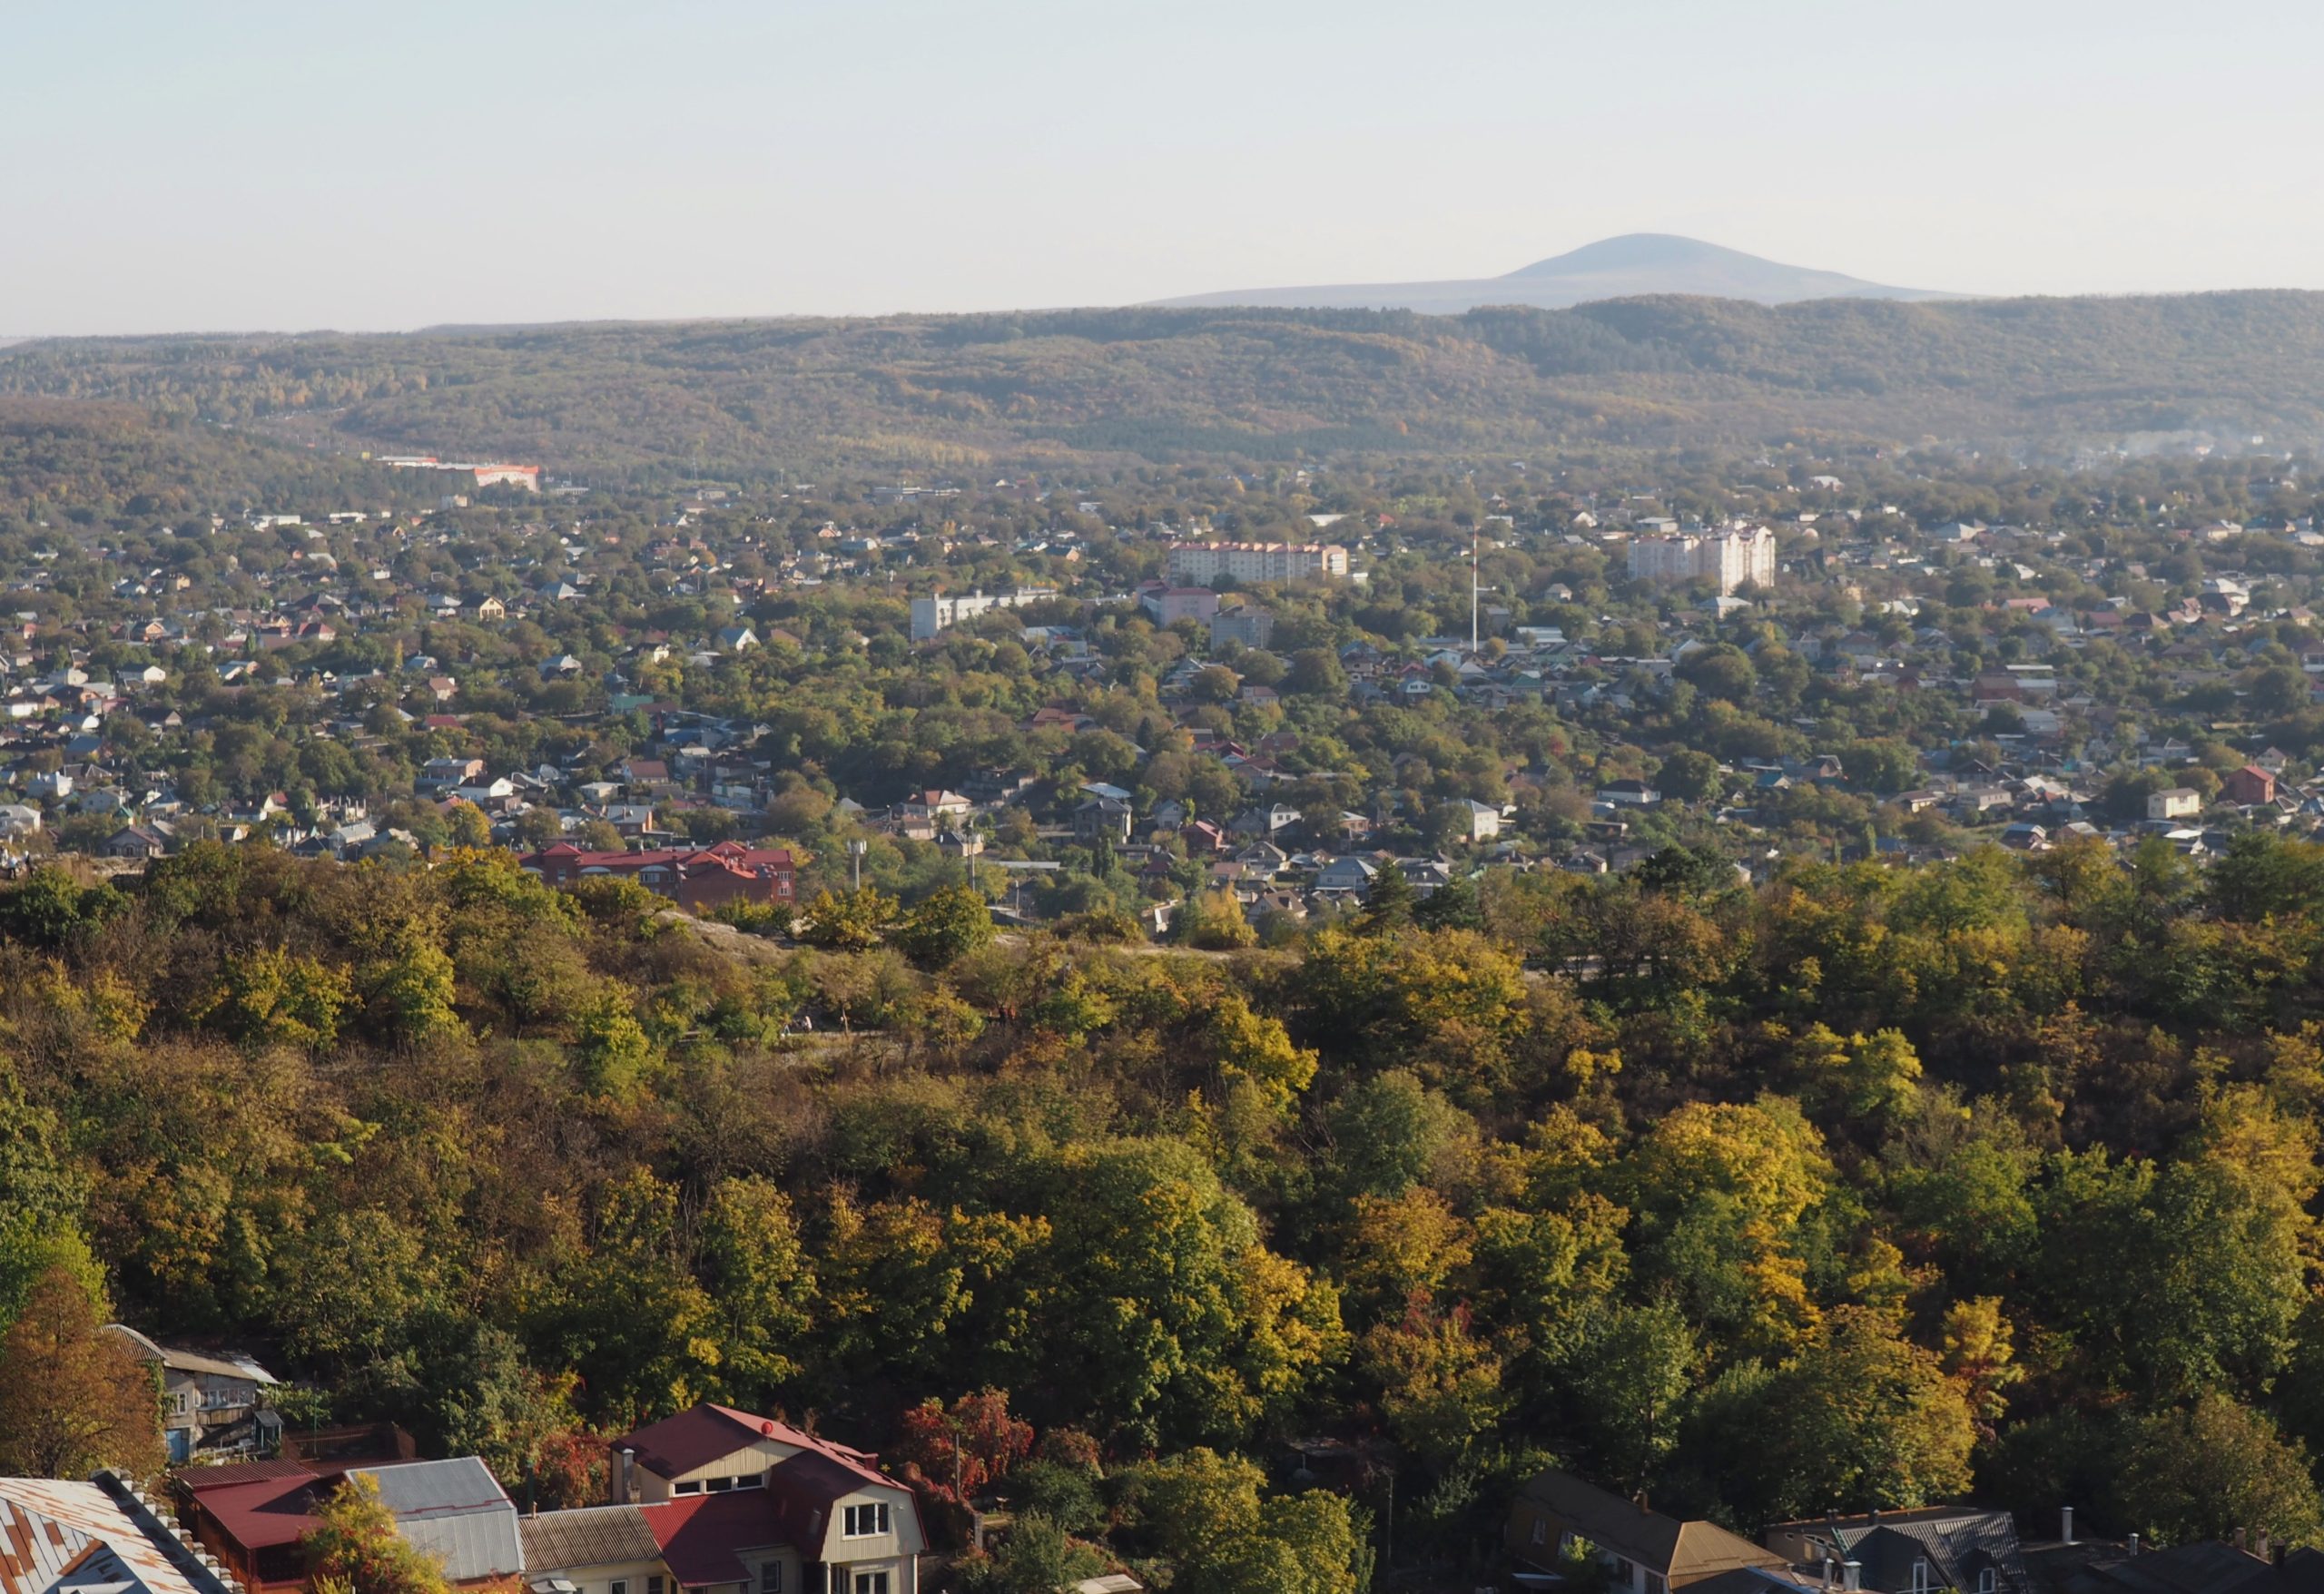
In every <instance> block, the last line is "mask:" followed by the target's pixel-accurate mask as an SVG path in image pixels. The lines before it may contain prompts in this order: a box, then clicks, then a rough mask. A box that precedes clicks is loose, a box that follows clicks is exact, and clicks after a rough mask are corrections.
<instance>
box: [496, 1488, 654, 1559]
mask: <svg viewBox="0 0 2324 1594" xmlns="http://www.w3.org/2000/svg"><path fill="white" fill-rule="evenodd" d="M517 1537H518V1538H519V1540H522V1542H523V1544H524V1547H525V1569H526V1571H527V1573H530V1574H534V1575H538V1574H540V1573H543V1572H560V1571H576V1570H578V1569H581V1568H583V1567H602V1566H617V1565H620V1564H622V1563H623V1562H625V1561H639V1560H660V1559H661V1556H662V1547H661V1545H660V1544H659V1543H658V1542H656V1541H655V1538H654V1530H653V1528H652V1527H651V1526H649V1525H648V1523H647V1521H646V1519H645V1511H644V1510H641V1509H640V1508H638V1507H636V1506H634V1505H600V1506H588V1507H585V1508H583V1509H582V1510H570V1511H547V1512H544V1513H543V1514H542V1515H540V1516H537V1517H520V1518H518V1519H517Z"/></svg>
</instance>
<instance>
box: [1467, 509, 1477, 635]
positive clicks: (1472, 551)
mask: <svg viewBox="0 0 2324 1594" xmlns="http://www.w3.org/2000/svg"><path fill="white" fill-rule="evenodd" d="M1476 654H1477V534H1476V533H1475V532H1473V531H1472V532H1471V533H1470V534H1469V656H1470V657H1471V658H1474V657H1475V656H1476Z"/></svg>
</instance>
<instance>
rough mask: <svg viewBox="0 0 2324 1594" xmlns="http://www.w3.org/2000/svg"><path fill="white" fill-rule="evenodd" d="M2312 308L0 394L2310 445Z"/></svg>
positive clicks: (508, 448) (775, 337)
mask: <svg viewBox="0 0 2324 1594" xmlns="http://www.w3.org/2000/svg"><path fill="white" fill-rule="evenodd" d="M2319 356H2324V295H2317V294H2311V293H2299V292H2290V291H2285V292H2272V291H2267V292H2239V293H2213V294H2197V295H2187V296H2182V297H2151V298H2126V299H2094V298H2085V299H2049V300H2043V299H2034V300H1968V301H1961V302H1943V303H1892V302H1883V301H1875V300H1814V301H1809V302H1807V303H1802V304H1793V305H1785V306H1779V307H1766V306H1759V305H1752V304H1746V303H1742V302H1739V301H1734V300H1709V299H1685V298H1651V299H1637V300H1610V301H1607V302H1603V303H1598V304H1590V305H1583V306H1581V307H1579V308H1577V309H1574V310H1532V309H1488V310H1472V311H1471V312H1469V313H1468V314H1466V315H1463V316H1459V317H1436V316H1423V315H1417V314H1413V313H1412V312H1409V311H1368V310H1161V309H1133V310H1062V311H1044V312H1025V313H1011V314H997V315H974V316H950V317H944V316H895V317H887V318H881V319H876V320H768V321H724V322H684V323H592V324H584V325H573V326H544V327H522V328H507V329H448V330H432V331H425V332H419V333H413V334H409V335H365V336H354V335H345V334H337V333H320V334H311V335H302V336H295V337H293V336H251V337H233V338H195V337H188V338H148V339H54V340H47V341H43V342H37V343H31V344H25V345H21V346H18V347H15V348H11V349H5V350H0V393H10V394H18V395H39V396H46V397H52V398H99V399H108V400H117V401H124V402H128V403H133V404H136V405H140V406H146V407H151V408H155V409H157V410H159V411H161V412H162V413H164V414H167V415H171V416H173V417H177V418H185V419H202V420H206V421H210V422H213V423H230V424H251V423H254V422H255V423H264V424H265V425H267V426H268V427H270V428H272V429H274V430H276V431H279V432H282V433H284V434H286V435H289V436H291V437H294V438H299V439H300V440H302V441H307V442H326V443H329V444H330V445H331V446H334V447H339V448H350V449H360V448H423V449H428V450H432V451H438V452H444V453H447V454H452V453H458V454H463V455H467V454H475V453H497V454H501V455H506V456H511V457H517V458H526V459H536V460H539V461H542V462H545V463H547V464H549V465H550V466H551V467H552V468H554V469H562V470H568V471H573V472H576V473H581V474H588V473H596V474H598V475H600V476H604V477H615V476H619V477H629V478H635V479H655V478H658V477H670V476H674V475H682V474H685V473H690V472H691V473H701V472H704V471H708V472H714V473H718V474H723V475H726V476H731V477H741V478H743V479H751V480H774V479H777V478H780V477H783V476H784V475H785V474H786V473H790V472H796V471H801V470H806V469H812V468H823V467H878V468H906V467H924V468H938V469H940V468H947V467H957V468H962V469H970V468H981V467H985V466H989V465H993V466H1000V465H1014V464H1021V463H1024V462H1027V461H1039V460H1049V461H1058V462H1061V461H1068V460H1070V459H1073V458H1077V457H1081V456H1087V455H1109V454H1111V455H1139V454H1143V455H1146V456H1148V457H1152V458H1178V457H1183V456H1186V455H1189V454H1208V455H1222V456H1227V457H1235V458H1252V459H1280V458H1307V457H1324V456H1332V455H1344V454H1363V453H1367V452H1368V453H1375V454H1393V455H1399V456H1404V457H1414V458H1422V457H1444V456H1447V455H1467V454H1471V453H1474V452H1477V451H1484V452H1486V453H1488V454H1492V453H1500V452H1503V451H1508V450H1518V451H1522V450H1526V449H1533V448H1551V447H1562V448H1586V447H1600V448H1669V447H1672V446H1702V445H1721V446H1751V445H1759V444H1767V443H1776V442H1782V441H1787V440H1794V439H1807V440H1821V441H1857V442H1861V441H1875V442H1896V443H1918V442H1921V441H1924V440H1935V441H1942V442H1947V443H1965V444H1971V445H1977V446H1986V447H2001V448H2008V449H2010V450H2011V451H2014V452H2030V453H2034V454H2042V453H2051V454H2061V453H2071V452H2072V451H2073V450H2074V449H2076V448H2091V447H2095V448H2111V447H2114V446H2117V445H2120V444H2122V443H2124V442H2125V441H2130V442H2133V443H2135V442H2137V441H2138V440H2139V439H2141V438H2145V437H2148V436H2151V435H2155V434H2160V435H2162V436H2164V437H2168V438H2173V439H2175V440H2178V441H2181V442H2184V441H2187V440H2200V439H2203V438H2216V439H2217V440H2219V441H2221V442H2222V443H2225V442H2232V443H2234V444H2235V445H2237V446H2239V447H2240V446H2243V445H2246V444H2248V443H2249V441H2250V437H2251V436H2254V435H2257V436H2264V437H2267V438H2269V439H2270V442H2271V443H2274V444H2280V445H2283V446H2299V445H2303V444H2308V443H2312V442H2314V441H2316V440H2317V439H2318V438H2319V436H2324V390H2319V386H2318V378H2317V377H2316V374H2315V373H2316V371H2317V370H2318V369H2319Z"/></svg>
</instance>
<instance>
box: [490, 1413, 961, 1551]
mask: <svg viewBox="0 0 2324 1594" xmlns="http://www.w3.org/2000/svg"><path fill="white" fill-rule="evenodd" d="M612 1448H613V1464H612V1467H611V1469H610V1488H611V1492H612V1495H613V1499H612V1500H611V1501H609V1502H608V1503H607V1504H606V1506H603V1507H599V1508H595V1509H593V1510H587V1511H557V1512H553V1513H547V1514H544V1515H542V1516H540V1517H537V1518H535V1519H532V1520H531V1521H530V1522H529V1523H528V1524H527V1528H526V1530H525V1531H526V1535H527V1554H526V1568H525V1570H526V1576H527V1581H528V1582H530V1583H531V1585H532V1587H533V1589H534V1590H535V1594H919V1588H920V1570H919V1569H920V1555H921V1550H923V1549H924V1548H925V1544H926V1541H925V1540H924V1539H923V1537H922V1535H921V1526H920V1518H919V1514H918V1511H917V1510H916V1509H915V1507H914V1504H913V1501H912V1495H911V1491H910V1490H908V1489H906V1488H905V1487H904V1486H903V1485H902V1484H901V1483H898V1482H897V1481H895V1480H893V1479H892V1478H890V1477H888V1476H886V1475H885V1474H883V1473H882V1472H881V1471H880V1470H879V1468H878V1466H877V1464H876V1462H877V1458H876V1457H874V1456H871V1455H868V1454H866V1453H864V1452H863V1451H858V1450H852V1449H850V1448H849V1447H848V1446H846V1445H842V1444H835V1443H833V1442H832V1441H829V1440H826V1439H821V1438H818V1437H816V1436H814V1435H812V1434H810V1433H806V1432H802V1431H801V1430H799V1429H796V1428H793V1427H791V1426H790V1425H789V1424H787V1423H783V1422H776V1421H774V1420H773V1418H771V1417H757V1416H753V1415H752V1414H751V1413H749V1412H738V1411H735V1410H734V1409H732V1408H731V1407H727V1406H717V1405H711V1404H707V1403H704V1404H702V1405H698V1406H695V1407H694V1408H693V1409H692V1410H690V1411H685V1412H679V1413H678V1414H677V1415H676V1416H675V1417H668V1418H665V1419H664V1420H663V1421H661V1422H654V1423H649V1424H647V1425H646V1426H645V1427H644V1428H640V1429H638V1430H637V1431H635V1432H632V1433H627V1434H625V1435H623V1436H622V1437H621V1438H619V1439H617V1440H615V1441H613V1447H612ZM649 1543H650V1545H651V1550H650V1552H649V1550H648V1545H649Z"/></svg>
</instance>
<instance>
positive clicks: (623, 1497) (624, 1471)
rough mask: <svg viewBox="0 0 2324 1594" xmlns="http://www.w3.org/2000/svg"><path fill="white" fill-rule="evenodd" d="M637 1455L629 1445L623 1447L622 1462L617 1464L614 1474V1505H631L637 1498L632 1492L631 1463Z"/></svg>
mask: <svg viewBox="0 0 2324 1594" xmlns="http://www.w3.org/2000/svg"><path fill="white" fill-rule="evenodd" d="M636 1454H637V1452H636V1451H634V1450H632V1449H630V1448H629V1446H627V1445H623V1446H622V1447H621V1460H620V1461H619V1462H618V1463H616V1469H617V1470H616V1471H615V1473H614V1503H615V1505H630V1504H634V1503H635V1496H634V1495H633V1494H631V1492H630V1461H631V1459H632V1458H633V1457H635V1455H636Z"/></svg>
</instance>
